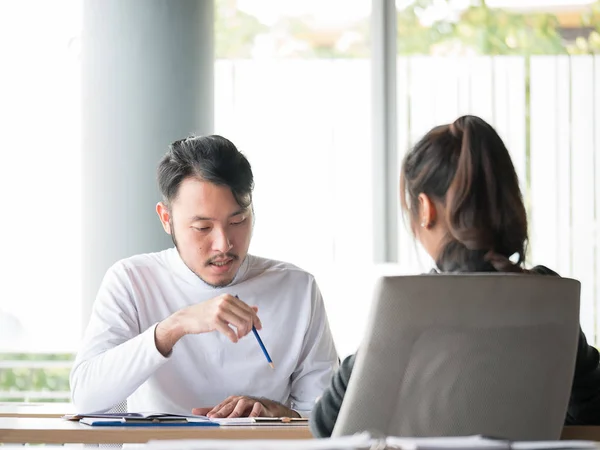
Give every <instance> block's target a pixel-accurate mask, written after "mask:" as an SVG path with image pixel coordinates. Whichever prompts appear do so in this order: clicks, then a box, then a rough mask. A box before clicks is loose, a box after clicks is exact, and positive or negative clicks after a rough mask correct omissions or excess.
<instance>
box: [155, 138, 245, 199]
mask: <svg viewBox="0 0 600 450" xmlns="http://www.w3.org/2000/svg"><path fill="white" fill-rule="evenodd" d="M188 177H195V178H198V179H199V180H203V181H208V182H210V183H214V184H217V185H221V186H227V187H229V189H231V192H232V194H233V197H234V198H235V201H236V202H237V203H238V205H240V206H241V207H242V208H247V207H249V206H250V205H251V203H252V190H253V189H254V177H253V176H252V168H251V167H250V163H249V162H248V160H247V159H246V157H245V156H244V155H242V154H241V153H240V151H239V150H238V149H237V148H236V146H235V145H233V143H232V142H231V141H229V140H228V139H225V138H224V137H222V136H217V135H212V136H191V137H188V138H186V139H181V140H179V141H175V142H173V143H172V144H171V145H170V147H169V151H168V152H167V154H166V155H165V156H164V157H163V158H162V160H161V161H160V164H159V165H158V186H159V188H160V192H161V194H162V196H163V202H164V203H165V204H166V205H167V207H169V208H170V207H171V204H172V202H173V201H174V200H175V199H176V198H177V194H178V193H179V186H180V185H181V182H182V181H183V180H184V179H186V178H188Z"/></svg>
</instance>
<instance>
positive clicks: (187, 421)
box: [63, 412, 219, 427]
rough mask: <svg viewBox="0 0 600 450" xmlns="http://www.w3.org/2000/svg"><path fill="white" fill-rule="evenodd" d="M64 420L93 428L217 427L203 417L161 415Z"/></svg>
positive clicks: (74, 416) (89, 416) (83, 416)
mask: <svg viewBox="0 0 600 450" xmlns="http://www.w3.org/2000/svg"><path fill="white" fill-rule="evenodd" d="M63 418H64V419H66V420H78V421H79V422H80V423H83V424H84V425H90V426H94V427H110V426H113V427H123V426H136V427H139V426H175V427H185V426H196V427H197V426H205V427H210V426H213V427H218V426H219V424H218V423H217V422H213V421H211V420H210V419H209V418H208V417H205V416H195V415H182V414H163V413H154V412H151V413H104V414H72V415H66V416H63Z"/></svg>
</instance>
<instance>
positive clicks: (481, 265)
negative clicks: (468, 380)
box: [401, 116, 527, 272]
mask: <svg viewBox="0 0 600 450" xmlns="http://www.w3.org/2000/svg"><path fill="white" fill-rule="evenodd" d="M402 180H403V181H402V187H401V189H402V191H403V192H402V198H403V200H404V201H403V206H406V205H407V202H406V197H410V201H411V205H413V207H411V211H412V213H413V215H414V213H415V208H414V207H416V204H417V203H418V202H417V201H416V199H417V198H418V195H419V194H420V193H425V194H427V195H428V196H429V197H431V198H432V199H434V200H437V201H438V202H439V203H441V204H442V205H443V206H444V211H445V220H446V225H447V228H448V236H447V238H446V241H445V244H444V247H443V249H442V251H441V252H440V254H439V255H438V258H437V261H436V263H437V266H438V268H439V269H440V270H442V271H449V272H452V271H469V272H488V271H501V272H514V271H521V267H520V265H521V264H522V263H523V261H524V259H525V245H526V242H527V217H526V212H525V207H524V205H523V199H522V196H521V191H520V189H519V182H518V177H517V174H516V172H515V169H514V166H513V164H512V161H511V159H510V156H509V153H508V150H507V149H506V147H505V146H504V143H503V142H502V140H501V139H500V137H499V136H498V134H497V133H496V131H495V130H494V129H493V128H492V127H491V126H490V125H488V124H487V123H486V122H485V121H483V120H482V119H480V118H478V117H474V116H463V117H460V118H459V119H458V120H456V121H455V122H454V123H453V124H451V125H448V126H444V127H438V128H435V129H434V130H432V131H431V132H430V133H428V134H427V135H426V136H425V138H423V140H421V142H420V143H419V144H417V146H415V148H414V149H413V151H412V152H411V153H410V154H409V155H407V158H406V159H405V163H404V165H403V174H402ZM413 197H414V198H413ZM405 209H406V208H405ZM515 254H516V255H517V256H518V259H517V262H516V264H513V263H512V262H511V261H510V260H509V258H510V257H511V256H513V255H515Z"/></svg>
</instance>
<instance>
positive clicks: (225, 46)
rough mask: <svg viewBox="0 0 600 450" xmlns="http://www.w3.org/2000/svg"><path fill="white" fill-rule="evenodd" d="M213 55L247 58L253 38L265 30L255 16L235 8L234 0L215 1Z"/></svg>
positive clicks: (249, 54)
mask: <svg viewBox="0 0 600 450" xmlns="http://www.w3.org/2000/svg"><path fill="white" fill-rule="evenodd" d="M215 8H216V11H215V24H214V26H215V55H216V57H217V58H230V59H237V58H249V57H250V56H252V55H251V52H252V47H253V45H254V39H255V38H256V36H258V35H259V34H260V33H262V32H264V31H266V30H267V27H266V26H265V25H263V24H261V23H260V22H259V21H258V19H256V17H254V16H251V15H250V14H246V13H245V12H243V11H240V10H239V9H238V8H237V5H236V1H235V0H217V2H216V3H215Z"/></svg>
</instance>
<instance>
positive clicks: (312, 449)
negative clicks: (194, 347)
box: [143, 433, 383, 450]
mask: <svg viewBox="0 0 600 450" xmlns="http://www.w3.org/2000/svg"><path fill="white" fill-rule="evenodd" d="M373 443H374V440H373V438H372V437H371V435H370V434H369V433H362V434H356V435H354V436H345V437H340V438H334V439H272V440H260V439H257V440H233V439H232V440H229V439H221V440H209V439H190V440H186V439H184V440H168V441H150V442H148V443H147V444H146V445H145V446H144V447H143V448H144V449H146V450H173V449H177V450H368V449H371V448H377V447H373ZM382 449H383V447H382Z"/></svg>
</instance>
